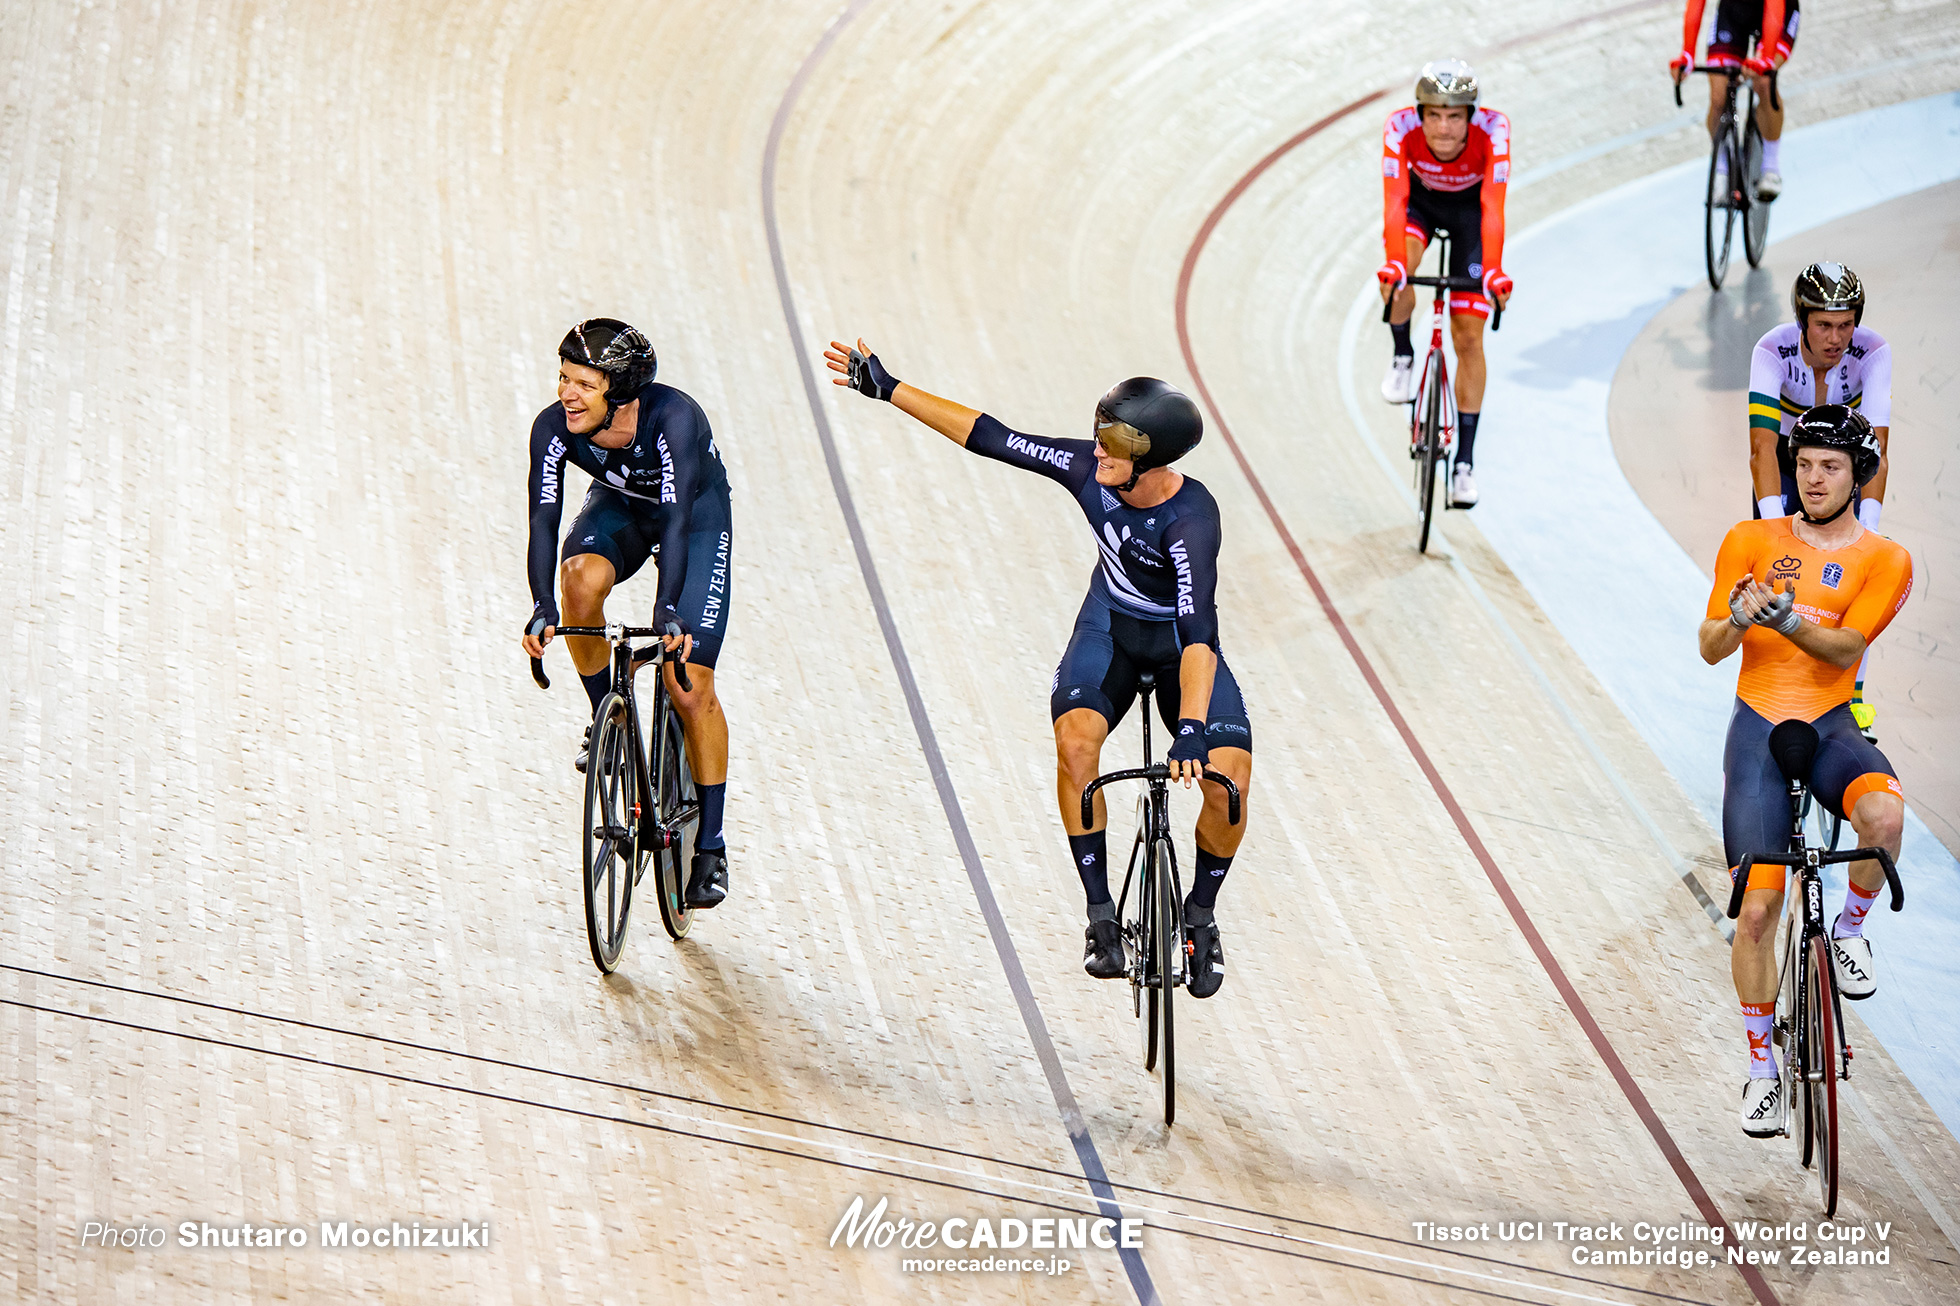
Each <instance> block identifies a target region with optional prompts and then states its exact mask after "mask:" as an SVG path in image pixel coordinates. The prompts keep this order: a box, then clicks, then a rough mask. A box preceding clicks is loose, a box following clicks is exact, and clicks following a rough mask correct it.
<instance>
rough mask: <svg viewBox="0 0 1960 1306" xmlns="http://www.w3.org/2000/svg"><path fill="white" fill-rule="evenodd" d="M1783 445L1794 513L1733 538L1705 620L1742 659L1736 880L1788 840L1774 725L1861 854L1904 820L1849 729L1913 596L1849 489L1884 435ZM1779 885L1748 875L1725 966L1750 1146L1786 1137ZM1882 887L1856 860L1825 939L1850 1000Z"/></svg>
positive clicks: (1896, 551)
mask: <svg viewBox="0 0 1960 1306" xmlns="http://www.w3.org/2000/svg"><path fill="white" fill-rule="evenodd" d="M1785 443H1786V444H1787V445H1788V446H1789V448H1790V452H1791V455H1792V461H1793V462H1794V464H1795V467H1796V484H1797V492H1798V494H1799V496H1800V497H1801V500H1802V511H1801V512H1800V513H1799V515H1797V516H1795V517H1780V518H1776V519H1773V520H1762V521H1746V522H1741V523H1739V524H1738V525H1736V526H1735V527H1734V528H1733V529H1731V530H1730V531H1729V533H1728V536H1727V538H1725V539H1724V540H1723V541H1722V549H1721V553H1720V554H1719V556H1718V557H1717V558H1716V562H1715V585H1714V588H1713V589H1712V590H1711V591H1710V592H1709V596H1708V619H1707V620H1705V621H1703V622H1702V623H1701V631H1700V640H1701V656H1702V658H1703V660H1705V661H1706V662H1708V664H1709V665H1711V666H1713V665H1714V664H1715V663H1717V662H1720V661H1722V659H1724V658H1726V657H1728V656H1729V655H1730V654H1732V653H1734V652H1735V651H1736V650H1737V649H1738V648H1739V649H1741V650H1742V673H1741V675H1740V677H1739V678H1738V680H1737V683H1736V703H1735V711H1734V713H1733V714H1732V715H1731V716H1730V718H1729V733H1728V742H1727V744H1726V746H1725V750H1724V753H1723V757H1722V844H1723V848H1724V850H1725V852H1726V853H1727V855H1728V859H1729V867H1730V874H1731V875H1733V874H1734V872H1735V868H1736V867H1738V866H1739V865H1740V864H1741V861H1742V859H1743V858H1744V857H1745V856H1749V855H1752V854H1759V853H1773V852H1781V851H1782V850H1783V849H1784V848H1785V847H1786V846H1787V844H1788V840H1789V833H1790V815H1789V804H1788V801H1787V798H1786V797H1785V785H1784V780H1783V776H1782V773H1781V772H1780V771H1779V770H1778V769H1777V765H1776V761H1775V759H1774V758H1773V757H1771V755H1770V751H1769V735H1770V731H1771V730H1772V729H1773V728H1774V727H1775V725H1776V723H1777V722H1779V721H1783V720H1786V719H1790V718H1795V719H1799V720H1803V721H1808V722H1810V723H1811V724H1812V725H1814V726H1815V727H1816V728H1817V733H1818V736H1819V738H1820V741H1821V742H1820V743H1819V745H1818V749H1817V756H1816V759H1815V761H1814V762H1813V763H1812V766H1811V774H1810V791H1811V793H1812V795H1814V796H1815V798H1816V799H1817V801H1818V802H1820V803H1822V804H1823V805H1824V809H1825V810H1826V811H1828V812H1830V813H1831V814H1832V815H1834V816H1840V817H1843V818H1844V819H1846V820H1849V821H1850V822H1851V825H1852V828H1854V829H1855V830H1857V832H1858V843H1859V845H1860V846H1861V847H1879V848H1883V849H1885V850H1886V852H1888V853H1890V854H1891V855H1892V857H1893V859H1894V860H1896V859H1897V858H1898V855H1899V841H1900V836H1901V834H1902V832H1903V830H1904V824H1905V794H1904V791H1903V790H1901V789H1900V787H1899V781H1898V774H1897V772H1895V771H1894V770H1893V769H1892V764H1891V763H1890V762H1889V761H1887V760H1886V757H1885V754H1883V753H1881V752H1879V751H1878V748H1877V747H1876V746H1875V745H1873V744H1872V743H1871V742H1870V741H1869V740H1867V739H1866V738H1865V737H1864V736H1863V735H1861V734H1860V733H1859V732H1858V726H1857V723H1856V722H1855V721H1854V720H1853V719H1852V716H1851V711H1850V702H1851V685H1852V676H1853V671H1852V668H1854V667H1856V666H1857V665H1858V661H1859V659H1860V658H1862V657H1863V656H1864V653H1865V650H1866V648H1868V647H1869V646H1870V644H1871V641H1873V640H1875V639H1877V638H1878V636H1879V635H1880V633H1882V632H1883V631H1884V629H1885V627H1886V625H1887V624H1888V623H1890V621H1891V620H1892V617H1893V615H1894V614H1895V613H1897V612H1898V610H1899V609H1900V608H1901V607H1902V606H1904V604H1905V601H1906V596H1907V595H1908V594H1910V593H1911V592H1912V557H1911V555H1910V554H1908V553H1907V552H1906V551H1905V550H1904V549H1903V548H1901V547H1900V546H1899V545H1897V544H1894V543H1893V542H1892V541H1890V540H1888V539H1885V538H1884V537H1882V536H1880V535H1877V534H1875V533H1873V532H1871V531H1868V530H1866V529H1865V528H1864V527H1863V526H1861V525H1860V524H1859V522H1858V519H1857V518H1856V517H1855V516H1853V515H1851V513H1850V511H1849V509H1850V507H1851V497H1852V494H1853V492H1854V491H1855V490H1856V488H1857V486H1858V484H1859V483H1861V482H1868V481H1870V479H1871V478H1872V476H1873V475H1874V474H1875V473H1876V472H1877V470H1878V440H1877V438H1876V437H1875V436H1873V434H1872V431H1871V426H1870V424H1869V423H1867V422H1866V421H1865V419H1864V418H1863V417H1861V416H1859V415H1858V414H1857V413H1855V412H1853V411H1852V410H1851V409H1849V408H1847V407H1845V406H1843V405H1841V404H1826V405H1824V406H1822V407H1818V408H1813V409H1811V410H1810V411H1809V412H1807V413H1805V414H1804V415H1803V417H1802V419H1800V420H1799V421H1798V422H1797V423H1796V425H1795V426H1794V427H1793V428H1792V429H1791V431H1790V434H1789V436H1788V437H1786V439H1785ZM1784 882H1785V874H1784V868H1783V867H1781V866H1767V865H1757V866H1755V867H1753V868H1752V869H1751V870H1750V873H1749V883H1748V886H1747V888H1746V891H1745V893H1744V895H1743V899H1742V914H1741V916H1740V917H1738V918H1737V921H1736V931H1735V944H1734V947H1733V949H1732V952H1731V957H1730V970H1731V972H1732V974H1733V975H1734V978H1735V991H1736V997H1737V998H1738V999H1739V1000H1740V1001H1741V1003H1742V1015H1743V1024H1744V1027H1745V1028H1746V1030H1747V1032H1748V1036H1749V1078H1748V1081H1747V1083H1746V1084H1745V1085H1744V1086H1743V1094H1742V1128H1743V1131H1744V1132H1745V1133H1748V1134H1750V1135H1752V1136H1754V1137H1759V1138H1766V1137H1769V1136H1770V1135H1772V1134H1775V1133H1778V1132H1780V1131H1781V1129H1782V1127H1783V1118H1784V1113H1785V1112H1786V1111H1787V1110H1788V1103H1785V1102H1784V1101H1783V1100H1782V1091H1781V1084H1780V1082H1779V1081H1778V1079H1777V1078H1776V1074H1777V1070H1776V1061H1775V1055H1774V1053H1773V1052H1772V1051H1771V1049H1770V1028H1771V1024H1772V1021H1773V1020H1774V1016H1775V1008H1776V958H1775V955H1774V951H1775V949H1774V944H1775V939H1776V922H1777V918H1778V917H1779V916H1781V915H1782V912H1783V887H1784ZM1884 883H1885V875H1884V872H1883V871H1882V870H1881V869H1880V868H1879V866H1878V863H1877V862H1875V861H1859V862H1853V863H1852V864H1851V882H1850V885H1849V887H1848V888H1847V890H1846V893H1845V899H1844V909H1843V911H1841V912H1840V913H1839V914H1838V917H1837V920H1836V923H1835V924H1834V925H1833V926H1832V928H1831V965H1832V970H1833V971H1835V972H1836V977H1837V986H1838V991H1839V992H1840V993H1841V994H1843V996H1845V997H1847V998H1854V999H1856V998H1868V997H1870V996H1871V995H1872V993H1873V991H1874V990H1875V989H1876V987H1877V985H1876V983H1875V982H1874V979H1873V974H1872V959H1871V958H1872V953H1871V944H1870V942H1869V941H1867V940H1866V939H1865V938H1864V922H1865V913H1866V912H1867V911H1868V910H1870V908H1871V905H1872V903H1873V902H1874V901H1876V899H1877V897H1878V891H1879V887H1880V886H1881V885H1883V884H1884Z"/></svg>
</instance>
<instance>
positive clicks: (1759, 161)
mask: <svg viewBox="0 0 1960 1306" xmlns="http://www.w3.org/2000/svg"><path fill="white" fill-rule="evenodd" d="M1762 179H1763V134H1762V131H1761V130H1760V129H1759V128H1758V127H1757V126H1756V114H1755V108H1754V104H1753V101H1752V103H1751V106H1750V113H1749V126H1748V128H1747V129H1746V130H1745V131H1744V132H1743V134H1742V198H1743V202H1744V203H1745V204H1746V205H1747V207H1746V208H1744V209H1743V210H1742V252H1743V254H1744V255H1745V256H1746V257H1747V258H1748V260H1749V266H1750V267H1752V268H1754V267H1761V266H1762V262H1763V251H1764V250H1766V249H1768V248H1769V211H1770V204H1769V201H1768V200H1763V199H1758V198H1757V197H1756V187H1757V185H1758V184H1760V183H1761V182H1762Z"/></svg>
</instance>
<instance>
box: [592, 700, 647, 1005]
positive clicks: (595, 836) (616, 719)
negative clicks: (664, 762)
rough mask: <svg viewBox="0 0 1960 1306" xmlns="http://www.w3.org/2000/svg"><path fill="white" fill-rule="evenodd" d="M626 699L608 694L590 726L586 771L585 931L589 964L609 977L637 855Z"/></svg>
mask: <svg viewBox="0 0 1960 1306" xmlns="http://www.w3.org/2000/svg"><path fill="white" fill-rule="evenodd" d="M634 761H635V758H634V756H633V740H632V736H631V734H630V733H629V732H628V730H627V721H626V701H625V700H624V699H623V698H621V697H620V696H619V695H618V694H616V693H614V694H608V695H606V698H605V700H604V701H603V702H601V703H600V704H599V712H598V715H597V717H596V718H595V719H594V722H593V726H592V749H591V753H590V754H589V760H588V762H587V763H586V767H585V875H584V892H585V933H586V938H587V939H588V940H589V941H590V942H591V944H592V964H593V965H595V966H597V967H598V968H599V971H600V973H601V974H605V975H610V974H612V973H613V970H614V968H615V967H617V966H618V965H619V954H620V952H621V951H622V950H624V948H625V946H626V923H627V919H628V917H629V916H630V915H631V914H632V910H633V882H634V881H635V880H636V879H637V878H638V871H639V851H640V806H641V803H640V793H639V778H638V776H637V775H636V773H635V772H634V769H633V763H634Z"/></svg>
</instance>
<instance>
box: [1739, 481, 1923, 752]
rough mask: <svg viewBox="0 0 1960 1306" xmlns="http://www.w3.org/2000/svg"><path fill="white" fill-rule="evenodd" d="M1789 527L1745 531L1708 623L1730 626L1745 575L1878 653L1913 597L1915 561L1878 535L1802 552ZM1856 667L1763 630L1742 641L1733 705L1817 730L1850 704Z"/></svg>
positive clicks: (1761, 525)
mask: <svg viewBox="0 0 1960 1306" xmlns="http://www.w3.org/2000/svg"><path fill="white" fill-rule="evenodd" d="M1791 521H1792V519H1791V518H1789V517H1778V518H1775V519H1773V520H1769V521H1746V522H1739V523H1737V524H1736V525H1735V526H1733V527H1731V528H1730V529H1729V533H1728V535H1727V536H1726V537H1725V538H1724V539H1723V540H1722V549H1721V552H1720V553H1718V554H1717V555H1716V557H1715V587H1714V588H1713V589H1711V590H1710V591H1709V592H1708V616H1709V619H1710V620H1713V619H1714V618H1716V617H1722V618H1725V619H1726V618H1727V617H1728V615H1729V595H1730V594H1731V593H1733V592H1734V590H1735V583H1736V582H1737V581H1739V580H1741V579H1742V578H1743V577H1744V576H1745V575H1749V576H1754V577H1755V578H1756V579H1757V580H1758V581H1760V582H1762V583H1763V584H1765V585H1767V586H1769V587H1770V588H1771V589H1773V590H1776V591H1777V592H1778V593H1782V591H1783V588H1784V586H1785V585H1786V584H1788V583H1789V582H1790V581H1795V582H1796V585H1797V612H1798V614H1799V615H1801V616H1802V617H1803V619H1804V620H1805V621H1810V622H1815V623H1816V624H1818V625H1820V626H1823V627H1824V628H1826V629H1827V630H1828V629H1838V628H1849V629H1851V630H1855V631H1857V632H1858V633H1859V634H1861V635H1863V636H1864V637H1865V642H1866V643H1867V644H1870V643H1872V642H1873V641H1874V640H1876V639H1877V638H1878V636H1879V632H1880V631H1882V630H1884V629H1885V627H1886V626H1887V625H1889V624H1890V623H1891V621H1892V617H1893V615H1894V614H1895V613H1897V612H1898V610H1899V609H1900V608H1901V607H1903V606H1905V601H1906V596H1907V595H1908V594H1910V593H1912V555H1911V554H1910V553H1908V552H1906V550H1905V549H1904V547H1903V546H1901V545H1898V544H1894V543H1893V542H1892V541H1891V540H1888V539H1886V538H1885V537H1884V536H1882V535H1879V534H1877V533H1876V532H1873V531H1863V532H1861V533H1860V534H1859V536H1858V538H1857V539H1855V540H1853V541H1852V542H1851V543H1849V544H1847V545H1845V546H1843V547H1842V548H1838V549H1819V548H1815V547H1813V546H1811V545H1809V544H1805V543H1804V542H1803V541H1802V540H1800V539H1798V538H1797V535H1796V532H1795V531H1794V530H1792V529H1791ZM1857 674H1858V670H1857V665H1856V664H1855V663H1854V664H1853V665H1851V666H1848V667H1834V666H1832V665H1831V664H1830V663H1828V662H1824V661H1820V660H1819V659H1817V658H1814V657H1812V656H1810V654H1808V653H1806V652H1804V651H1803V650H1802V649H1800V648H1798V647H1797V646H1796V645H1795V644H1793V643H1791V642H1790V641H1789V640H1787V639H1785V638H1784V637H1783V636H1781V635H1779V634H1777V633H1776V632H1775V631H1773V630H1771V629H1769V628H1768V627H1766V626H1751V627H1750V628H1749V629H1748V630H1747V631H1745V632H1744V633H1743V636H1742V674H1741V675H1740V676H1739V677H1738V678H1737V680H1736V686H1735V692H1736V697H1738V698H1740V699H1741V700H1742V701H1743V702H1745V703H1747V704H1748V705H1749V706H1750V707H1753V708H1755V709H1756V711H1758V712H1760V713H1762V714H1763V716H1764V717H1765V718H1767V719H1768V720H1771V721H1784V720H1788V719H1790V718H1792V717H1794V718H1796V719H1798V720H1802V721H1815V720H1816V719H1817V718H1818V717H1820V716H1822V715H1824V713H1826V712H1828V711H1830V710H1831V709H1832V708H1834V707H1836V706H1837V705H1838V704H1840V703H1849V702H1850V701H1851V690H1852V686H1853V683H1854V681H1855V680H1856V679H1857Z"/></svg>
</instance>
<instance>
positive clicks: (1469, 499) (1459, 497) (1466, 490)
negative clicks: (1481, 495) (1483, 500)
mask: <svg viewBox="0 0 1960 1306" xmlns="http://www.w3.org/2000/svg"><path fill="white" fill-rule="evenodd" d="M1476 506H1477V477H1476V474H1475V473H1473V472H1472V471H1471V470H1470V464H1469V463H1458V464H1457V465H1456V470H1455V471H1453V472H1451V473H1450V507H1452V508H1474V507H1476Z"/></svg>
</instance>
